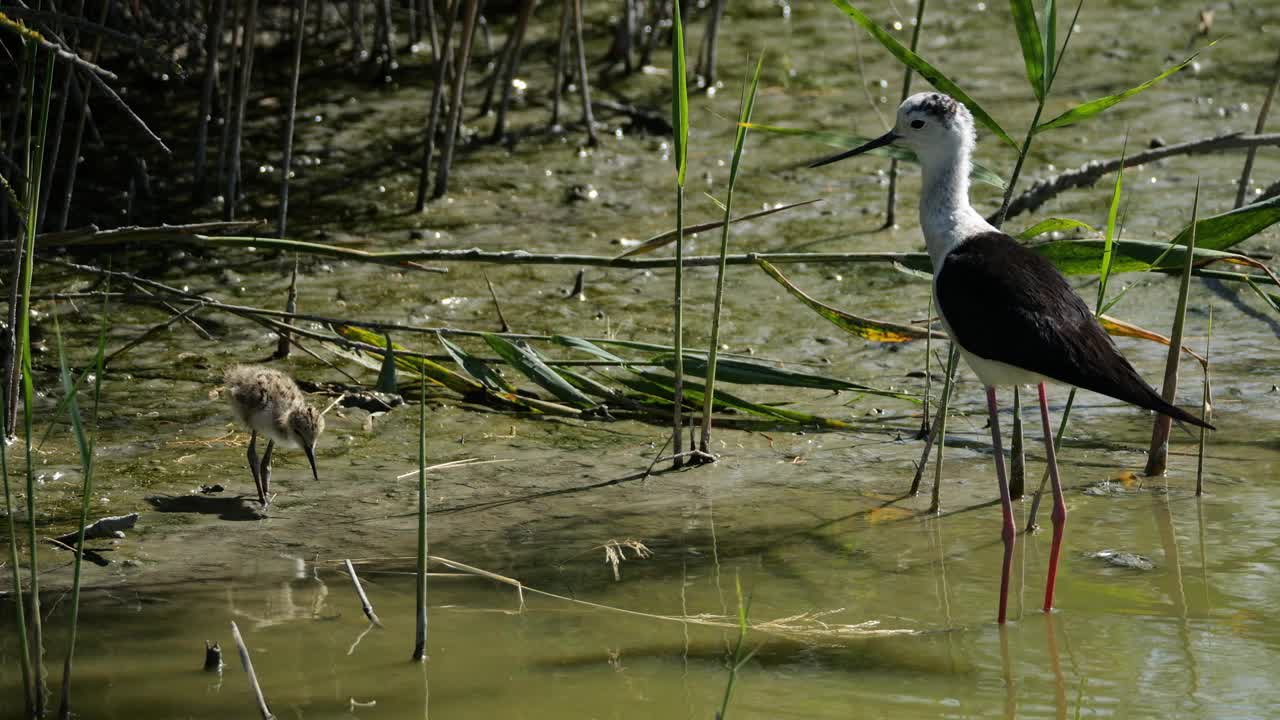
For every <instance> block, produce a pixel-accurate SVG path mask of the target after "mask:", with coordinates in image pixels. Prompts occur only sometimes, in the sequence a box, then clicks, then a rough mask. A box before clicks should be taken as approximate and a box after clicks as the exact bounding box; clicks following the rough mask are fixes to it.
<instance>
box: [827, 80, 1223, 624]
mask: <svg viewBox="0 0 1280 720" xmlns="http://www.w3.org/2000/svg"><path fill="white" fill-rule="evenodd" d="M974 141H975V137H974V127H973V116H972V115H970V114H969V111H968V109H966V108H965V107H964V105H962V104H960V103H958V102H956V101H955V100H953V99H952V98H950V97H948V96H946V95H942V94H939V93H918V94H916V95H912V96H911V97H909V98H907V99H906V100H905V101H903V103H902V105H900V106H899V107H898V115H897V120H896V122H895V124H894V127H893V129H892V130H890V131H889V132H887V133H885V134H884V135H882V136H880V137H879V138H877V139H875V140H872V141H871V142H868V143H866V144H865V145H863V146H861V147H859V148H855V149H853V150H849V151H846V152H842V153H839V154H837V155H833V156H831V157H828V158H824V159H822V160H819V161H817V162H814V163H813V164H812V165H810V167H818V166H820V165H826V164H828V163H833V162H835V161H837V160H843V159H845V158H848V157H853V156H854V155H858V154H861V153H864V152H866V151H868V150H872V149H875V148H878V147H883V146H885V145H889V144H891V143H892V144H897V145H902V146H905V147H907V148H910V149H911V150H912V151H914V152H915V154H916V155H917V157H919V159H920V165H921V167H922V168H923V171H924V183H923V187H922V188H921V193H920V227H921V230H922V231H923V232H924V239H925V244H926V245H927V246H928V250H929V259H930V260H931V261H932V263H933V294H934V301H935V304H936V307H937V309H938V315H939V318H940V319H941V320H942V326H943V328H944V329H945V330H946V331H947V334H948V335H950V336H951V340H952V342H954V343H955V344H956V345H957V347H959V349H960V354H961V355H962V356H963V357H964V359H965V361H966V362H967V363H968V364H969V367H970V368H972V369H973V371H974V373H975V374H977V376H978V379H979V380H981V381H982V384H983V385H985V386H986V389H987V412H988V413H989V414H990V417H991V442H992V445H994V448H995V460H996V478H997V480H998V481H999V484H1000V506H1001V510H1002V512H1003V515H1004V527H1003V530H1002V532H1001V537H1002V538H1003V540H1004V565H1003V568H1002V570H1001V575H1000V611H999V616H998V618H999V622H1001V623H1003V622H1004V621H1005V610H1006V606H1007V595H1008V591H1009V571H1010V567H1011V565H1012V560H1013V538H1014V526H1013V506H1012V503H1011V500H1010V498H1009V483H1008V480H1007V479H1006V477H1005V469H1004V452H1003V450H1002V449H1001V447H1000V423H999V419H998V417H997V414H996V387H998V386H1002V385H1036V386H1037V387H1038V389H1039V394H1040V422H1041V425H1042V427H1043V430H1044V447H1045V458H1046V462H1047V463H1048V465H1049V477H1050V479H1051V480H1052V485H1053V514H1052V519H1053V545H1052V549H1051V550H1050V555H1049V572H1048V579H1047V581H1046V583H1045V592H1044V609H1045V611H1046V612H1048V611H1049V610H1051V609H1052V608H1053V588H1054V581H1055V580H1056V578H1057V573H1058V556H1059V553H1060V552H1061V550H1062V532H1063V528H1064V527H1065V525H1066V521H1067V506H1066V503H1065V502H1064V500H1063V497H1062V483H1061V481H1060V480H1059V478H1058V464H1057V459H1056V456H1055V453H1054V447H1053V435H1052V434H1051V430H1050V427H1049V406H1048V403H1047V401H1046V399H1045V387H1044V385H1045V381H1046V380H1054V381H1057V382H1061V383H1065V384H1067V385H1074V386H1076V387H1078V388H1081V389H1084V390H1092V391H1094V392H1097V393H1101V394H1103V395H1107V396H1110V397H1113V398H1116V399H1117V400H1123V401H1125V402H1127V403H1131V404H1133V405H1137V406H1139V407H1143V408H1146V409H1148V410H1154V411H1156V412H1158V413H1162V414H1164V415H1168V416H1169V417H1171V418H1173V419H1175V420H1179V421H1181V422H1187V423H1191V424H1193V425H1200V426H1204V427H1208V428H1210V429H1213V426H1212V425H1208V424H1207V423H1204V422H1203V421H1201V420H1200V419H1199V418H1197V417H1195V416H1193V415H1191V414H1190V413H1188V412H1186V411H1184V410H1182V409H1181V408H1178V407H1175V406H1173V405H1170V404H1169V403H1167V402H1165V401H1164V399H1163V398H1161V397H1160V394H1159V393H1157V392H1156V391H1155V390H1154V389H1152V388H1151V386H1150V385H1148V384H1147V383H1146V381H1144V380H1143V379H1142V377H1141V376H1140V375H1138V371H1137V370H1135V369H1134V368H1133V365H1131V364H1129V361H1128V360H1126V359H1125V357H1124V356H1123V355H1121V354H1120V351H1119V350H1117V349H1116V346H1115V344H1114V343H1113V342H1112V341H1111V338H1110V336H1108V335H1107V333H1106V331H1105V330H1103V329H1102V326H1101V325H1099V324H1098V321H1097V319H1096V318H1095V317H1094V315H1093V313H1092V312H1091V311H1090V310H1089V307H1088V305H1086V304H1085V302H1084V301H1083V300H1081V299H1080V296H1079V295H1076V293H1075V291H1074V290H1072V289H1071V285H1069V284H1068V283H1067V280H1066V278H1064V277H1063V276H1062V273H1060V272H1058V269H1057V268H1055V267H1054V266H1053V264H1052V263H1050V262H1049V261H1048V260H1046V259H1044V258H1043V257H1041V256H1040V255H1038V254H1036V253H1035V252H1033V251H1031V250H1028V249H1027V248H1025V247H1023V246H1022V245H1020V244H1018V242H1017V241H1016V240H1014V239H1013V238H1011V237H1009V236H1008V235H1006V234H1005V233H1003V232H1001V231H999V230H997V229H996V228H995V227H993V226H992V225H991V224H990V223H988V222H987V221H986V220H985V219H983V217H982V216H981V215H979V214H978V212H977V211H976V210H974V209H973V207H972V206H971V205H970V204H969V172H970V170H971V164H970V155H971V154H972V152H973V145H974Z"/></svg>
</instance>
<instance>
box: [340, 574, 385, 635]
mask: <svg viewBox="0 0 1280 720" xmlns="http://www.w3.org/2000/svg"><path fill="white" fill-rule="evenodd" d="M346 563H347V574H348V575H350V576H351V584H352V585H355V586H356V595H358V596H359V597H360V609H361V610H364V615H365V617H367V618H369V622H371V623H373V624H374V625H377V626H378V627H382V621H381V620H379V619H378V614H377V613H375V612H374V611H373V605H372V604H370V602H369V596H368V595H365V594H364V588H363V587H361V586H360V576H359V575H356V569H355V567H354V566H353V565H352V564H351V561H350V560H347V561H346Z"/></svg>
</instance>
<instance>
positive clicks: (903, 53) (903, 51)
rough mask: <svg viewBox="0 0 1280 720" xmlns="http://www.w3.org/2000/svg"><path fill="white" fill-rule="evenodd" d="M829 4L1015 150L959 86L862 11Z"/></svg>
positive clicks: (840, 0)
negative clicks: (966, 109) (963, 107)
mask: <svg viewBox="0 0 1280 720" xmlns="http://www.w3.org/2000/svg"><path fill="white" fill-rule="evenodd" d="M831 2H832V3H833V4H834V5H835V6H836V7H837V8H839V9H840V10H842V11H843V12H844V13H845V14H846V15H848V16H849V17H850V18H852V19H853V21H854V22H856V23H858V24H859V25H861V26H862V27H863V28H865V29H866V31H867V32H869V33H871V36H872V37H874V38H875V39H876V40H878V41H880V44H881V45H884V47H885V49H887V50H888V51H889V52H890V53H892V54H893V56H894V57H896V58H898V61H899V62H901V63H903V64H904V65H906V66H907V67H910V68H911V69H912V70H915V71H916V72H917V73H919V74H920V77H922V78H924V79H925V80H927V81H928V82H929V84H930V85H932V86H934V87H935V88H937V89H938V90H939V91H941V92H943V93H946V94H947V95H950V96H951V97H953V98H955V99H956V100H958V101H960V102H961V103H963V104H964V106H965V107H967V108H969V112H971V113H973V117H974V119H975V120H977V121H978V122H980V123H982V124H983V125H985V126H986V127H987V129H989V130H990V131H991V132H993V133H995V134H996V137H999V138H1000V139H1001V140H1003V141H1005V142H1006V143H1008V144H1009V145H1010V146H1011V147H1014V148H1017V147H1018V144H1017V143H1016V142H1014V141H1013V138H1011V137H1009V133H1007V132H1005V131H1004V128H1002V127H1000V124H999V123H997V122H996V121H995V120H994V119H993V118H992V117H991V116H990V115H988V114H987V111H986V110H983V109H982V106H981V105H979V104H978V103H977V102H975V101H974V99H973V98H971V97H969V95H968V93H966V92H965V91H964V90H961V89H960V86H959V85H956V84H955V83H954V82H952V81H951V79H950V78H948V77H947V76H946V75H943V74H942V72H941V71H939V70H938V69H937V68H935V67H934V66H932V65H930V64H929V63H928V61H926V60H925V59H924V58H922V57H920V56H919V55H916V54H915V53H913V52H911V51H910V50H909V49H907V48H906V47H904V46H903V45H902V43H900V42H898V41H897V40H896V39H895V38H894V37H893V36H892V35H890V34H889V33H888V32H886V31H885V30H884V28H882V27H880V26H879V25H877V24H875V23H874V22H872V20H871V18H869V17H867V16H866V15H864V14H863V13H862V11H860V10H858V9H857V8H855V7H854V6H852V5H850V4H849V2H848V0H831Z"/></svg>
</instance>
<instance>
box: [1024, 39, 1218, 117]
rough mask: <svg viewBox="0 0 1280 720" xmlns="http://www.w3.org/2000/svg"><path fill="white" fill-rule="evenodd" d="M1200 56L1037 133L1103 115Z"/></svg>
mask: <svg viewBox="0 0 1280 720" xmlns="http://www.w3.org/2000/svg"><path fill="white" fill-rule="evenodd" d="M1217 42H1218V41H1217V40H1215V41H1213V42H1211V43H1209V45H1208V47H1213V46H1214V45H1215V44H1217ZM1206 49H1207V48H1206ZM1199 55H1200V52H1196V53H1195V54H1194V55H1192V56H1191V57H1188V58H1187V59H1186V60H1183V61H1182V62H1180V63H1178V64H1177V65H1174V66H1173V67H1171V68H1169V69H1168V70H1165V71H1164V72H1162V73H1160V74H1159V75H1157V76H1155V77H1153V78H1151V79H1150V80H1148V81H1146V82H1144V83H1142V84H1141V85H1138V86H1136V87H1131V88H1129V89H1128V90H1125V91H1124V92H1121V93H1116V94H1115V95H1108V96H1106V97H1102V98H1098V99H1097V100H1091V101H1089V102H1087V103H1082V104H1080V105H1077V106H1075V107H1073V108H1071V109H1070V110H1068V111H1066V112H1064V113H1062V114H1061V115H1059V116H1058V117H1056V118H1054V119H1052V120H1049V121H1047V122H1043V123H1040V124H1039V125H1037V126H1036V128H1035V132H1037V133H1039V132H1042V131H1044V130H1053V129H1055V128H1064V127H1070V126H1071V125H1075V124H1076V123H1078V122H1080V121H1081V120H1087V119H1089V118H1091V117H1093V116H1094V115H1097V114H1098V113H1101V112H1102V111H1104V110H1106V109H1107V108H1109V107H1111V106H1113V105H1116V104H1118V103H1120V102H1123V101H1124V100H1127V99H1129V98H1131V97H1133V96H1134V95H1137V94H1138V93H1140V92H1142V91H1143V90H1146V89H1148V88H1150V87H1152V86H1154V85H1156V84H1158V83H1159V82H1160V81H1161V80H1164V79H1165V78H1167V77H1169V76H1170V75H1172V74H1174V73H1176V72H1178V71H1179V70H1182V69H1183V68H1185V67H1186V66H1188V65H1190V64H1191V63H1192V61H1194V60H1195V59H1196V58H1197V57H1198V56H1199Z"/></svg>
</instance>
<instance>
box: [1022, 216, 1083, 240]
mask: <svg viewBox="0 0 1280 720" xmlns="http://www.w3.org/2000/svg"><path fill="white" fill-rule="evenodd" d="M1067 230H1084V231H1086V232H1096V230H1094V229H1093V226H1091V225H1089V223H1086V222H1081V221H1079V220H1073V219H1071V218H1046V219H1044V220H1041V221H1040V222H1038V223H1036V224H1035V225H1032V226H1031V227H1029V228H1027V229H1026V230H1023V231H1022V232H1020V233H1018V235H1017V237H1018V239H1019V240H1024V241H1025V240H1033V239H1035V238H1037V237H1039V236H1041V235H1044V234H1045V233H1051V232H1065V231H1067Z"/></svg>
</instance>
